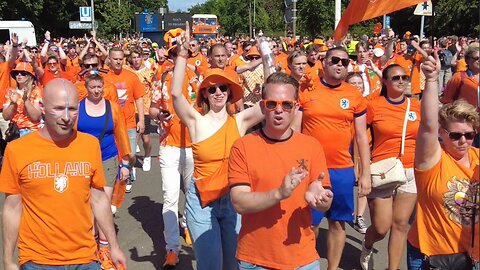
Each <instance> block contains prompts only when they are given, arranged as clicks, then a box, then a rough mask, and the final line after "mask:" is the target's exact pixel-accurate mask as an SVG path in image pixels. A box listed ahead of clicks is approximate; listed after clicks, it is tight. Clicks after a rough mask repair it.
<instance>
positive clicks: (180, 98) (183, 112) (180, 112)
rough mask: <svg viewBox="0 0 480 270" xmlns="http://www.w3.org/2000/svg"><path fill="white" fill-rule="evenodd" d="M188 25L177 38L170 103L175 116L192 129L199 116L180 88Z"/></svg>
mask: <svg viewBox="0 0 480 270" xmlns="http://www.w3.org/2000/svg"><path fill="white" fill-rule="evenodd" d="M189 27H190V25H189V23H188V22H186V28H187V29H186V31H185V32H183V33H182V35H180V36H179V37H177V55H178V57H177V59H176V61H175V68H174V69H173V79H172V87H171V91H172V101H173V107H174V108H175V114H176V115H177V116H178V117H180V120H182V122H183V123H185V125H186V126H187V127H188V128H189V129H193V126H194V124H195V122H196V119H197V117H198V116H200V114H199V113H198V112H197V111H196V110H195V109H194V108H193V107H192V106H191V105H190V103H189V102H188V101H187V99H186V98H185V96H184V95H183V91H182V87H183V81H184V80H185V68H186V66H187V58H188V50H189V46H190V45H189V44H190V29H189Z"/></svg>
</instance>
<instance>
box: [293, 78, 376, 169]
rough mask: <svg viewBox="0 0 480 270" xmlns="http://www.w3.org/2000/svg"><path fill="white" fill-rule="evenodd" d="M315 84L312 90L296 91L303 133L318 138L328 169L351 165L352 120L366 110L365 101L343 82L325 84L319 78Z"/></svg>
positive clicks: (358, 93) (353, 88)
mask: <svg viewBox="0 0 480 270" xmlns="http://www.w3.org/2000/svg"><path fill="white" fill-rule="evenodd" d="M314 87H315V89H314V90H313V91H302V92H299V98H298V101H299V103H300V106H301V108H300V109H301V110H302V111H303V119H302V133H304V134H307V135H310V136H313V137H315V138H316V139H318V141H320V143H321V144H322V146H323V148H324V150H325V156H326V158H327V165H328V168H348V167H352V166H353V161H352V156H351V154H350V152H349V149H350V144H351V143H352V139H353V137H352V132H351V130H352V126H353V123H354V119H355V118H356V117H360V116H362V115H364V114H365V113H366V112H367V102H366V100H365V99H364V98H363V97H362V94H361V93H360V92H359V91H358V89H357V88H355V87H353V86H351V85H349V84H348V83H346V82H342V83H341V84H340V85H338V86H327V85H326V84H325V83H324V82H323V81H320V82H319V83H317V84H316V85H315V86H314Z"/></svg>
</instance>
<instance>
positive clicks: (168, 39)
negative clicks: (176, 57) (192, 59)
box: [163, 28, 193, 57]
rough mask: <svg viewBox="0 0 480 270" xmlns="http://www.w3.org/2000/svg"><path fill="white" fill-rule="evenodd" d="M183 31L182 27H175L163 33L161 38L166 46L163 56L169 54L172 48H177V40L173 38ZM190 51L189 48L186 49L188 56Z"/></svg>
mask: <svg viewBox="0 0 480 270" xmlns="http://www.w3.org/2000/svg"><path fill="white" fill-rule="evenodd" d="M183 32H185V31H183V29H182V28H175V29H171V30H168V32H167V33H165V35H164V36H163V40H164V41H165V44H166V46H167V50H166V51H165V56H167V57H169V56H171V55H170V52H172V50H176V49H177V41H176V40H175V38H176V37H178V36H180V35H181V34H182V33H183ZM192 53H193V52H192V51H191V50H188V54H189V56H191V55H192Z"/></svg>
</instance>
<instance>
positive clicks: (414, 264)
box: [407, 241, 427, 270]
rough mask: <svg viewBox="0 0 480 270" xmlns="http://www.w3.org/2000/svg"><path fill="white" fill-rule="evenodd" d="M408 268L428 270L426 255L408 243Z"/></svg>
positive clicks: (410, 269)
mask: <svg viewBox="0 0 480 270" xmlns="http://www.w3.org/2000/svg"><path fill="white" fill-rule="evenodd" d="M407 267H408V270H426V269H427V264H426V261H425V255H424V254H423V253H421V252H420V250H419V249H418V248H416V247H414V246H412V245H411V244H410V243H409V242H408V241H407Z"/></svg>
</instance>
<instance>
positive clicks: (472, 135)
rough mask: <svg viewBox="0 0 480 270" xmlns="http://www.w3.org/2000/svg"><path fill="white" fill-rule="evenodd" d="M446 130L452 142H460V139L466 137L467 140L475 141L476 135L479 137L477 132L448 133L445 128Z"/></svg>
mask: <svg viewBox="0 0 480 270" xmlns="http://www.w3.org/2000/svg"><path fill="white" fill-rule="evenodd" d="M444 130H445V132H447V134H448V138H450V140H452V141H458V140H460V138H462V136H464V137H465V140H473V139H474V138H475V135H477V132H475V131H470V132H466V133H461V132H454V131H448V130H447V129H445V128H444Z"/></svg>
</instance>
